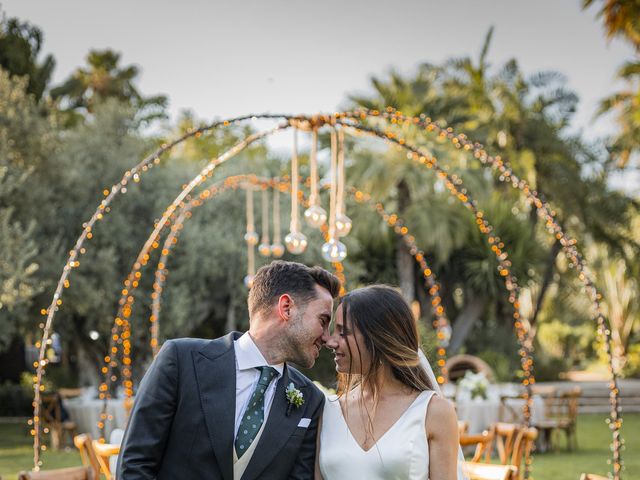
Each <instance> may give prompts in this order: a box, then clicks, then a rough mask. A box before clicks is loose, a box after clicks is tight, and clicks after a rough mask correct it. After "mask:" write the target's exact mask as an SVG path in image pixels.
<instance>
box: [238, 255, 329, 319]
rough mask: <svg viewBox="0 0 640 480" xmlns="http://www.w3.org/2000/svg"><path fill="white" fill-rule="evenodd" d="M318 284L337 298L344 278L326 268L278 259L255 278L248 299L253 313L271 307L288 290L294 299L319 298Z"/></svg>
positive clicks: (303, 301)
mask: <svg viewBox="0 0 640 480" xmlns="http://www.w3.org/2000/svg"><path fill="white" fill-rule="evenodd" d="M316 285H319V286H320V287H321V288H324V289H326V290H327V291H328V292H329V293H330V294H331V297H333V298H336V297H337V296H338V294H339V293H340V280H338V278H337V277H336V276H335V275H333V274H332V273H330V272H328V271H326V270H325V269H324V268H321V267H318V266H315V267H307V266H306V265H303V264H302V263H296V262H285V261H283V260H275V261H273V262H271V263H270V264H269V265H265V266H263V267H261V268H260V269H259V270H258V272H257V273H256V276H255V277H254V279H253V285H252V286H251V290H250V291H249V299H248V304H249V315H250V316H253V315H254V314H256V313H258V312H260V311H263V310H266V309H268V308H269V307H271V306H272V305H273V304H274V303H275V301H276V300H277V299H278V298H280V295H283V294H285V293H287V294H289V295H291V297H293V299H294V301H297V302H300V303H301V304H304V303H307V302H309V301H310V300H312V299H314V298H315V297H316V292H315V286H316Z"/></svg>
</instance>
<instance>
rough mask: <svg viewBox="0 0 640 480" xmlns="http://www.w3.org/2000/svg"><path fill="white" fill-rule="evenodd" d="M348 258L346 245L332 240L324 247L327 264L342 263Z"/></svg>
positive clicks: (323, 251) (323, 253)
mask: <svg viewBox="0 0 640 480" xmlns="http://www.w3.org/2000/svg"><path fill="white" fill-rule="evenodd" d="M346 257H347V247H346V246H345V245H344V243H342V242H340V241H338V240H336V239H335V238H332V239H330V240H329V241H328V242H327V243H325V244H324V245H322V258H324V259H325V260H326V261H327V262H331V263H336V262H342V261H343V260H344V259H345V258H346Z"/></svg>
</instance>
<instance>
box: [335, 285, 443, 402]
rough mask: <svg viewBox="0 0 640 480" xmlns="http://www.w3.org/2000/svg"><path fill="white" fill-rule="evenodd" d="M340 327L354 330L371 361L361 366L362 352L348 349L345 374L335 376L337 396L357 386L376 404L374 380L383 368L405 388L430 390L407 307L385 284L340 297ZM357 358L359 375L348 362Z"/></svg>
mask: <svg viewBox="0 0 640 480" xmlns="http://www.w3.org/2000/svg"><path fill="white" fill-rule="evenodd" d="M338 308H342V318H343V322H344V328H346V329H348V330H350V331H352V332H355V331H358V332H359V333H360V334H361V335H362V338H363V339H364V348H366V349H367V352H368V354H369V357H370V359H371V361H370V362H369V364H368V365H362V352H361V351H360V346H359V344H358V342H356V348H357V350H358V351H356V352H353V351H351V347H350V346H349V343H348V342H347V348H348V349H349V356H350V363H349V372H348V373H340V374H338V395H342V394H344V393H347V392H349V391H351V390H352V389H353V388H355V387H356V386H358V385H360V387H361V388H362V389H365V390H368V391H370V392H371V393H372V394H373V398H374V403H377V398H378V391H379V385H377V383H376V382H377V380H378V379H379V377H380V375H379V374H380V371H381V370H382V368H383V366H384V365H388V366H389V367H390V368H391V372H392V373H393V376H394V377H395V378H396V379H397V380H399V381H400V382H402V383H403V384H404V385H406V386H407V387H409V388H411V389H413V390H417V391H423V390H433V389H434V386H433V385H432V383H431V381H430V380H429V377H428V376H427V374H426V372H425V371H424V369H423V368H422V367H421V366H420V358H419V356H418V349H419V348H420V338H419V335H418V328H417V325H416V321H415V320H414V317H413V312H412V311H411V308H410V307H409V305H408V304H407V302H406V301H405V299H404V298H403V297H402V295H401V294H400V293H399V292H398V291H396V290H395V289H393V288H392V287H389V286H387V285H371V286H368V287H364V288H359V289H357V290H353V291H351V292H349V293H348V294H346V295H345V296H344V297H342V299H341V301H340V304H339V306H338ZM355 356H357V358H359V359H360V362H359V363H360V365H361V369H362V371H361V372H352V371H351V368H352V359H353V358H354V357H355Z"/></svg>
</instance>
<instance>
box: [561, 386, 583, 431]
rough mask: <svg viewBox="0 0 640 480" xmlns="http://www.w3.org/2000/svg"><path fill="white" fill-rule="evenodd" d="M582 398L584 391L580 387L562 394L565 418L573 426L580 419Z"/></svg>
mask: <svg viewBox="0 0 640 480" xmlns="http://www.w3.org/2000/svg"><path fill="white" fill-rule="evenodd" d="M581 396H582V389H581V388H580V387H575V388H572V389H571V390H567V391H564V392H562V393H560V399H561V405H562V409H563V414H564V415H563V416H564V418H566V419H567V420H568V421H569V423H571V424H575V423H576V421H577V419H578V404H579V403H580V397H581Z"/></svg>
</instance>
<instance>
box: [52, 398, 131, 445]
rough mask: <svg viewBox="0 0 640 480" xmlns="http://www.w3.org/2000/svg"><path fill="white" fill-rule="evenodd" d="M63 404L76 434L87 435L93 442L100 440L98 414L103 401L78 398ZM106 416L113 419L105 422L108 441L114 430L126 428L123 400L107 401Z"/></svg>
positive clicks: (125, 412)
mask: <svg viewBox="0 0 640 480" xmlns="http://www.w3.org/2000/svg"><path fill="white" fill-rule="evenodd" d="M63 404H64V407H65V408H66V409H67V411H68V412H69V416H70V417H71V420H73V421H74V422H75V423H76V425H77V427H78V433H89V434H90V435H91V436H92V437H93V439H94V440H95V439H98V438H100V429H99V428H98V421H99V420H100V414H101V413H102V407H103V405H104V401H103V400H100V399H88V398H82V397H78V398H70V399H65V400H63ZM107 415H111V416H112V417H113V419H112V420H107V422H106V425H105V426H106V429H105V438H107V439H108V438H109V435H111V432H112V431H113V430H114V429H115V428H122V429H124V428H125V426H126V423H127V411H126V410H125V408H124V403H123V400H122V399H113V400H109V405H108V407H107Z"/></svg>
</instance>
